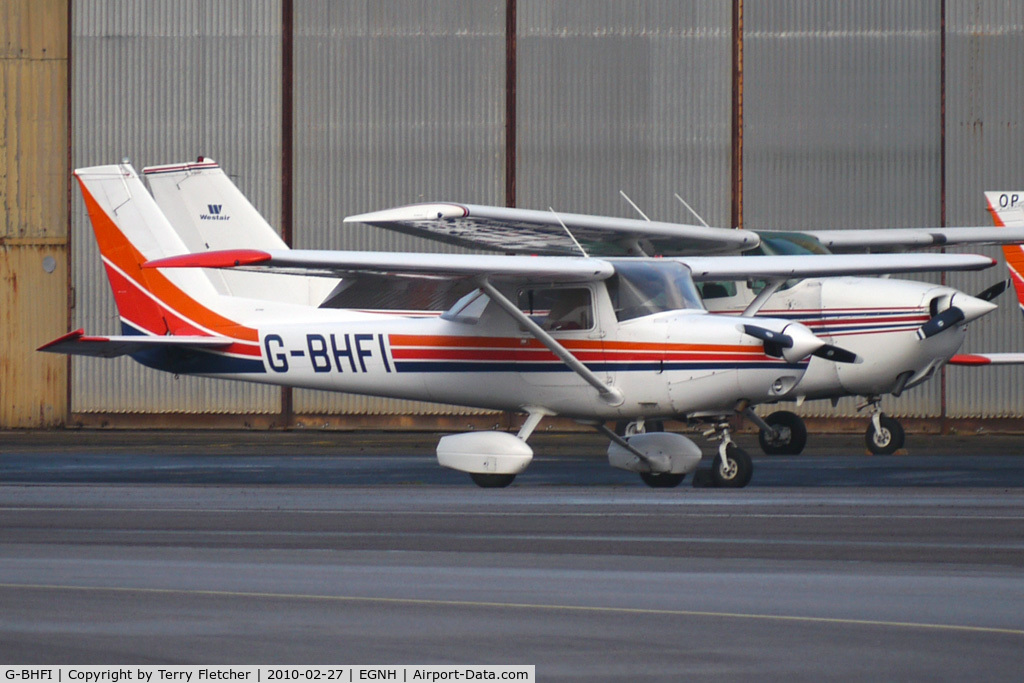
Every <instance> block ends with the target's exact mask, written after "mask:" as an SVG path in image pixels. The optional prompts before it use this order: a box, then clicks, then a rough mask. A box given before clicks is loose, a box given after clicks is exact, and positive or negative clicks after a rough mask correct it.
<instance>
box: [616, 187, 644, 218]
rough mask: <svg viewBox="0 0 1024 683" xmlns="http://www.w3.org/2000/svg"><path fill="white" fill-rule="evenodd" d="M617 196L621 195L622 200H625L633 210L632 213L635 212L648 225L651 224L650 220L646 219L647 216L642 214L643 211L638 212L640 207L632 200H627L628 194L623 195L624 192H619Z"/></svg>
mask: <svg viewBox="0 0 1024 683" xmlns="http://www.w3.org/2000/svg"><path fill="white" fill-rule="evenodd" d="M619 194H621V195H622V198H623V199H625V200H626V201H627V202H629V205H630V206H632V207H633V210H634V211H636V212H637V213H638V214H640V216H641V217H642V218H643V219H644V220H645V221H647V222H648V223H650V222H651V219H650V218H648V217H647V214H646V213H644V212H643V211H641V210H640V207H639V206H637V205H636V202H634V201H633V200H632V199H630V198H629V195H628V194H626V193H625V192H623V191H622V190H619Z"/></svg>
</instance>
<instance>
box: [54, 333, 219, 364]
mask: <svg viewBox="0 0 1024 683" xmlns="http://www.w3.org/2000/svg"><path fill="white" fill-rule="evenodd" d="M231 343H232V342H231V340H230V339H226V338H224V337H200V336H185V335H178V336H173V335H169V336H166V337H153V336H144V335H110V336H86V334H85V330H75V331H74V332H69V333H68V334H65V335H64V336H62V337H58V338H57V339H54V340H53V341H52V342H49V343H47V344H43V345H42V346H40V347H39V348H38V349H37V350H38V351H48V352H50V353H66V354H70V355H74V356H96V357H98V358H116V357H117V356H124V355H130V354H133V353H138V352H140V351H150V350H153V349H158V348H181V349H200V348H203V349H210V348H213V349H216V348H224V347H227V346H230V345H231Z"/></svg>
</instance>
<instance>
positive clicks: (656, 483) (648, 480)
mask: <svg viewBox="0 0 1024 683" xmlns="http://www.w3.org/2000/svg"><path fill="white" fill-rule="evenodd" d="M640 479H641V480H643V482H644V483H645V484H647V485H648V486H650V487H651V488H652V489H674V488H675V487H677V486H679V485H680V484H682V483H683V479H686V475H685V474H676V473H674V472H641V473H640Z"/></svg>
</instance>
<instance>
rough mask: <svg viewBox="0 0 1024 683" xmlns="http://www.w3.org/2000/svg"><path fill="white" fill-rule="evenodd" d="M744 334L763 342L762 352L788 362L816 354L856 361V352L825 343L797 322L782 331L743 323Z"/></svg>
mask: <svg viewBox="0 0 1024 683" xmlns="http://www.w3.org/2000/svg"><path fill="white" fill-rule="evenodd" d="M743 332H744V334H748V335H750V336H751V337H754V338H755V339H760V340H761V341H762V342H764V352H765V353H766V354H767V355H769V356H772V357H773V358H785V359H786V360H787V361H789V362H790V363H796V362H798V361H801V360H803V359H804V358H807V356H818V357H819V358H824V359H825V360H830V361H833V362H836V363H856V362H857V361H858V360H859V357H858V356H857V354H855V353H853V352H852V351H847V350H846V349H844V348H842V347H839V346H835V345H833V344H827V343H825V341H824V340H822V339H821V338H819V337H817V336H815V334H814V333H813V332H811V331H810V330H809V329H807V328H806V327H804V326H803V325H799V324H790V325H787V326H786V327H785V328H784V330H783V331H782V332H776V331H774V330H769V329H768V328H766V327H760V326H759V325H750V324H745V325H743Z"/></svg>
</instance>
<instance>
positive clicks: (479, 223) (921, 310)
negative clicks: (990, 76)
mask: <svg viewBox="0 0 1024 683" xmlns="http://www.w3.org/2000/svg"><path fill="white" fill-rule="evenodd" d="M144 173H145V174H146V176H147V177H148V179H149V184H150V187H151V189H152V191H153V196H154V199H155V200H156V203H157V205H158V206H159V207H160V209H161V210H162V211H163V212H164V213H165V214H166V215H167V217H168V219H169V221H170V223H171V225H172V226H173V227H174V229H175V230H176V231H177V232H178V235H179V236H180V237H181V239H182V241H183V242H184V243H185V245H186V247H187V248H188V250H189V251H191V252H200V251H206V250H210V249H229V248H232V247H233V246H235V245H238V244H242V243H248V244H250V245H251V246H254V247H259V248H265V249H280V248H284V244H283V243H282V242H281V240H280V239H279V238H278V236H277V234H276V233H275V232H274V230H273V228H271V226H270V225H269V224H267V222H266V221H265V220H264V219H263V217H262V216H260V215H259V213H258V212H257V211H256V210H255V209H254V208H253V207H252V206H251V204H249V202H248V200H246V199H245V197H244V195H242V193H241V192H240V191H239V190H238V188H237V187H235V185H234V184H233V183H232V182H231V181H230V179H228V177H227V176H226V175H225V174H224V172H223V171H222V170H221V169H220V168H219V167H218V166H217V164H216V163H215V162H213V161H212V160H207V159H203V158H200V159H199V160H198V161H197V162H195V163H184V164H173V165H170V166H160V167H152V168H147V169H144ZM1005 196H1010V195H1009V194H1006V195H1005ZM630 203H632V202H630ZM684 204H685V202H684ZM686 206H687V208H689V205H686ZM214 208H220V209H222V210H221V211H220V212H219V213H214ZM644 218H645V219H646V218H647V217H646V216H644ZM698 218H699V216H698ZM346 221H347V222H365V223H369V224H372V225H375V226H378V227H383V228H387V229H391V230H397V231H400V232H405V233H410V234H414V235H418V236H422V237H427V238H430V239H434V240H440V241H442V242H448V243H453V244H457V245H460V246H467V247H475V248H479V249H486V250H491V251H502V252H506V253H517V254H532V253H542V254H548V255H580V254H581V253H582V254H589V255H591V256H593V255H595V254H601V255H604V256H630V255H633V256H635V255H641V254H642V255H646V256H679V255H693V254H701V253H703V254H708V253H723V252H733V253H734V252H738V251H744V250H746V253H747V255H752V254H761V255H763V254H775V255H805V254H829V253H832V252H831V251H829V249H831V250H834V251H839V252H846V253H849V252H868V251H878V250H883V251H886V250H894V249H896V250H907V249H918V248H926V247H935V246H939V245H963V244H1005V243H1011V242H1021V241H1024V225H1021V226H1017V227H1013V228H1011V229H1008V230H1007V229H994V228H977V227H976V228H912V229H885V230H819V231H810V232H800V233H779V232H762V233H758V234H756V236H755V237H754V238H752V237H751V235H750V234H749V233H743V234H741V236H740V237H737V233H736V231H731V230H730V231H726V230H722V229H718V230H713V229H710V228H708V226H707V225H706V224H705V225H704V227H703V229H702V228H699V227H694V226H679V225H677V224H661V223H652V222H650V221H648V220H644V221H636V220H628V219H620V218H606V217H598V216H580V215H564V216H560V215H556V214H554V213H553V212H539V211H530V210H523V209H510V208H500V207H491V206H474V205H461V204H424V205H417V206H411V207H400V208H398V209H388V210H385V211H378V212H374V213H371V214H365V215H361V216H352V217H350V218H348V219H346ZM566 221H568V222H569V223H571V226H572V230H571V231H570V230H569V226H568V225H567V224H566ZM243 228H244V229H243ZM577 238H578V239H577ZM253 240H256V241H257V242H255V243H254V242H253ZM757 240H759V243H757ZM581 242H582V244H581ZM584 244H585V245H586V247H585V248H584V246H583V245H584ZM755 244H757V246H756V247H755V246H754V245H755ZM825 245H828V246H827V247H826V246H825ZM752 247H753V248H752ZM1015 248H1016V247H1015ZM212 277H215V278H218V282H221V283H222V284H226V282H225V281H224V280H223V279H224V278H228V279H233V281H234V283H235V284H234V290H235V291H237V292H245V293H246V294H247V295H248V296H258V297H259V298H273V299H277V300H284V301H291V302H304V303H310V304H315V303H317V302H319V301H323V302H324V303H323V304H321V305H323V306H330V307H348V308H357V309H363V310H380V309H392V310H394V309H396V308H397V309H399V310H401V309H409V308H414V309H415V311H409V310H406V312H407V313H410V314H411V313H413V312H416V313H419V314H423V312H424V311H425V310H426V311H430V310H433V311H436V312H437V313H440V312H441V311H443V310H446V309H447V308H448V307H449V306H450V305H451V304H452V303H453V302H454V301H456V300H457V299H458V298H459V297H460V296H462V295H464V294H466V293H468V291H470V290H471V289H472V286H471V283H470V282H469V281H468V280H462V281H437V280H422V279H421V280H409V279H407V278H394V277H377V278H371V277H370V276H368V275H366V274H363V275H362V276H361V277H360V278H358V279H357V278H351V277H349V278H346V279H345V280H344V281H343V282H341V283H340V284H338V286H337V287H336V288H334V289H332V288H333V287H334V286H335V284H336V282H329V283H325V282H324V280H323V279H319V281H318V282H311V283H309V284H308V285H306V284H302V281H301V280H299V281H297V282H291V283H289V282H287V280H288V278H287V276H282V275H278V276H277V277H276V278H268V277H266V276H252V275H247V274H245V273H239V272H235V273H232V274H231V275H223V274H222V275H219V276H218V275H212ZM246 277H248V279H245V278H246ZM307 280H309V279H308V278H307ZM356 281H358V282H359V283H360V285H361V286H353V284H354V283H355V282H356ZM698 287H699V289H700V290H701V294H702V297H703V300H704V303H705V305H706V306H707V308H708V309H709V310H711V311H712V312H720V313H732V314H737V315H741V316H746V317H749V316H752V315H755V314H757V315H762V316H769V317H775V318H785V319H789V320H795V321H797V322H801V323H803V324H805V325H807V326H808V327H809V328H810V329H811V330H812V331H813V332H814V333H815V334H816V335H818V336H819V337H822V338H823V339H825V340H826V341H828V342H830V343H842V344H844V346H845V347H846V348H847V349H848V350H850V351H853V352H854V353H856V354H857V355H858V356H859V357H861V358H863V359H864V362H862V363H856V364H840V365H836V364H834V363H833V362H831V361H830V360H826V359H822V358H815V357H812V358H811V359H810V365H809V367H808V369H807V372H806V373H805V375H804V377H803V379H802V380H801V382H800V385H799V386H798V387H797V389H795V390H793V391H791V392H789V394H788V395H787V397H786V400H791V401H792V400H795V401H798V402H801V401H804V400H807V399H822V398H825V399H830V400H832V401H833V402H835V401H838V399H839V398H840V397H842V396H849V395H859V396H864V397H865V398H866V403H865V405H864V406H862V407H865V408H867V407H870V408H871V419H870V420H869V422H868V428H867V432H866V434H865V441H866V443H867V446H868V448H869V449H870V450H871V451H873V452H875V453H891V452H894V451H895V450H896V449H898V448H900V447H901V446H902V445H903V440H904V436H903V429H902V427H901V426H900V424H899V422H898V421H897V420H895V419H893V418H891V417H889V416H887V415H885V414H884V413H882V411H881V408H880V397H881V396H882V395H883V394H886V393H892V394H894V395H896V396H899V395H900V394H901V393H902V392H903V391H905V390H906V389H908V388H910V387H913V386H916V385H918V384H920V383H922V382H924V381H926V380H927V379H928V378H929V377H931V376H933V375H934V373H935V372H936V370H938V369H939V368H940V367H941V366H942V364H943V363H946V362H947V361H950V357H951V356H953V354H954V353H956V351H957V350H958V349H959V348H960V346H961V344H962V343H963V340H964V336H965V331H966V323H968V322H970V321H971V320H974V319H976V318H978V317H980V316H981V315H983V314H985V313H986V312H988V311H990V310H992V309H993V308H995V307H994V305H993V304H991V303H989V302H990V301H991V299H992V298H994V297H995V296H997V295H998V294H999V293H1000V292H1001V291H1002V289H1003V288H1004V287H1005V283H1000V284H999V285H997V286H995V287H992V288H989V289H988V290H986V291H985V292H982V293H981V294H980V295H978V297H969V296H967V295H965V294H963V293H962V292H957V291H956V290H955V289H952V288H949V287H941V286H936V285H932V284H928V283H922V282H916V281H905V280H902V281H901V280H885V281H882V280H879V279H877V278H863V277H846V278H827V279H818V278H808V279H803V280H787V279H786V278H785V277H777V278H774V279H765V280H754V279H753V278H752V277H747V275H746V274H744V280H743V281H740V282H736V283H734V282H731V281H730V282H725V281H723V282H700V283H699V284H698ZM225 291H226V292H227V291H229V290H225ZM254 292H258V294H254ZM940 332H941V333H942V334H939V333H940ZM883 349H884V352H883V351H882V350H883ZM954 358H956V357H954ZM979 358H980V356H975V357H974V360H973V362H974V363H979V362H981V361H980V360H979ZM951 362H960V361H958V360H954V361H951ZM989 362H991V361H989ZM1001 362H1007V361H1006V359H1005V358H1003V360H1002V361H1001ZM741 408H742V411H743V414H744V415H745V416H746V417H747V418H748V419H749V420H751V421H752V422H754V423H755V424H757V425H758V426H759V427H760V435H759V436H760V443H761V447H762V449H763V450H764V451H765V452H767V453H787V454H795V453H799V452H801V451H802V450H803V447H804V444H805V443H806V440H807V430H806V427H805V426H804V424H803V421H802V420H801V419H800V418H799V417H798V416H797V415H795V414H794V413H792V412H789V411H777V412H774V413H772V414H770V415H768V416H767V417H766V418H765V419H763V420H762V419H761V418H760V417H759V416H758V415H757V414H756V413H754V412H753V411H752V409H751V408H750V406H749V405H746V404H744V405H743V406H741ZM693 416H694V417H699V418H700V419H701V420H702V421H704V422H711V423H712V424H713V425H714V429H713V430H712V431H711V432H709V434H714V435H715V436H716V437H717V438H718V439H719V440H721V441H723V442H727V441H728V440H729V439H730V435H729V428H730V425H729V421H728V420H727V417H728V416H725V415H711V414H702V415H696V414H695V415H693ZM658 426H659V424H658V422H656V421H654V422H647V423H644V422H643V421H641V422H639V423H638V424H622V425H620V428H621V430H623V431H629V432H636V431H637V430H638V429H640V430H644V429H647V430H650V429H652V428H653V429H657V428H658Z"/></svg>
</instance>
